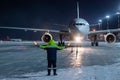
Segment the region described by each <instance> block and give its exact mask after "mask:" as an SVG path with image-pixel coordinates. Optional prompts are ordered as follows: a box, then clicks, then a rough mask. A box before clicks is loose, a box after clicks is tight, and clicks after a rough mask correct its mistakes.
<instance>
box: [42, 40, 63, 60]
mask: <svg viewBox="0 0 120 80" xmlns="http://www.w3.org/2000/svg"><path fill="white" fill-rule="evenodd" d="M40 48H42V49H45V50H47V59H48V60H55V61H56V59H57V50H62V49H64V48H65V47H64V46H58V45H56V43H55V41H54V40H50V42H49V43H48V45H42V46H40Z"/></svg>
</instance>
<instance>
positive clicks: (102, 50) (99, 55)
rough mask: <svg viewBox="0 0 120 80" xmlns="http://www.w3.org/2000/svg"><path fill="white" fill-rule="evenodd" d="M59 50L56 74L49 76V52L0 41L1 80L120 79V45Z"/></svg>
mask: <svg viewBox="0 0 120 80" xmlns="http://www.w3.org/2000/svg"><path fill="white" fill-rule="evenodd" d="M99 45H100V46H98V47H91V46H90V43H89V42H85V43H84V44H82V46H81V47H79V48H78V53H76V50H77V48H73V52H72V53H71V48H66V49H65V50H61V51H58V55H57V56H58V58H57V68H58V70H57V72H58V75H57V76H49V77H48V76H46V74H47V71H46V69H47V60H46V51H45V50H43V49H39V48H37V47H35V46H34V45H33V42H29V43H17V42H16V43H7V44H6V43H4V42H1V43H0V80H120V77H119V75H120V49H119V48H120V44H119V43H116V44H107V43H102V42H101V43H100V44H99Z"/></svg>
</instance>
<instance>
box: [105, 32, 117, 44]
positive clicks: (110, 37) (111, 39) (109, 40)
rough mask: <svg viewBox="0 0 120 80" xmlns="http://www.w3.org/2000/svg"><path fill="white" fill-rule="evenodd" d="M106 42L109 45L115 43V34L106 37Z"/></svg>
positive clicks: (108, 34)
mask: <svg viewBox="0 0 120 80" xmlns="http://www.w3.org/2000/svg"><path fill="white" fill-rule="evenodd" d="M105 41H106V42H108V43H114V42H116V36H115V35H114V34H113V33H107V35H106V36H105Z"/></svg>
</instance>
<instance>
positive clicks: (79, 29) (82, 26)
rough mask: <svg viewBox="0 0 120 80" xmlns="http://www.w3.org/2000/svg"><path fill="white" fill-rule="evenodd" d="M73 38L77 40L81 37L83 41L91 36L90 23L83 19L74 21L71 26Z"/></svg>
mask: <svg viewBox="0 0 120 80" xmlns="http://www.w3.org/2000/svg"><path fill="white" fill-rule="evenodd" d="M69 29H70V33H71V37H72V38H73V39H75V38H76V37H79V38H80V39H81V40H83V39H85V38H87V36H88V34H89V30H90V28H89V23H88V22H87V21H86V20H85V19H82V18H76V19H74V20H73V21H72V22H71V23H70V25H69Z"/></svg>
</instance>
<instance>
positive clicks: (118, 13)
mask: <svg viewBox="0 0 120 80" xmlns="http://www.w3.org/2000/svg"><path fill="white" fill-rule="evenodd" d="M116 14H117V15H118V28H120V21H119V18H120V12H117V13H116Z"/></svg>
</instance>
